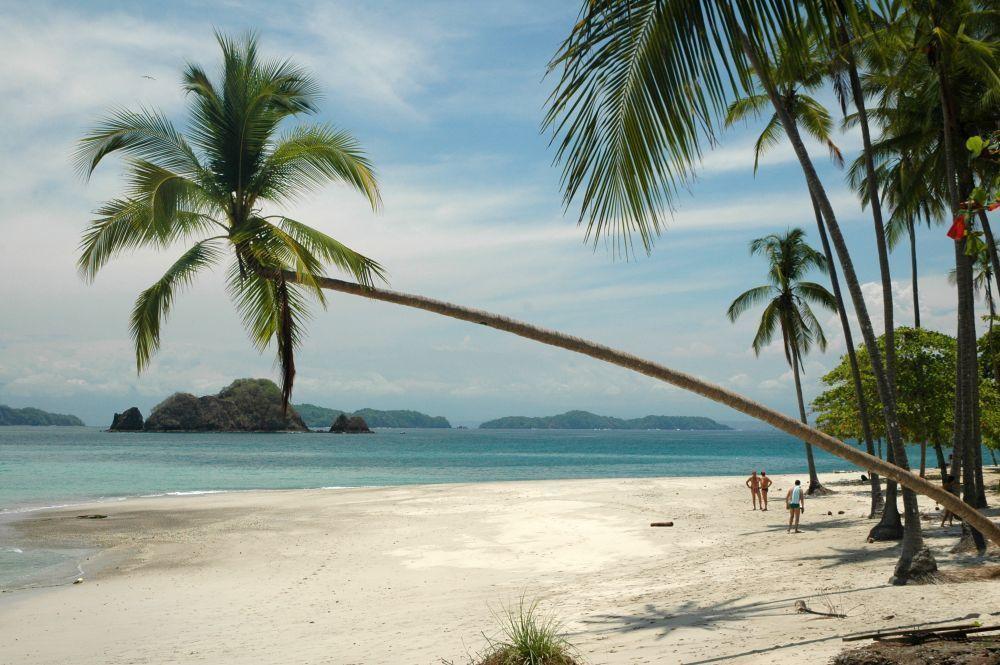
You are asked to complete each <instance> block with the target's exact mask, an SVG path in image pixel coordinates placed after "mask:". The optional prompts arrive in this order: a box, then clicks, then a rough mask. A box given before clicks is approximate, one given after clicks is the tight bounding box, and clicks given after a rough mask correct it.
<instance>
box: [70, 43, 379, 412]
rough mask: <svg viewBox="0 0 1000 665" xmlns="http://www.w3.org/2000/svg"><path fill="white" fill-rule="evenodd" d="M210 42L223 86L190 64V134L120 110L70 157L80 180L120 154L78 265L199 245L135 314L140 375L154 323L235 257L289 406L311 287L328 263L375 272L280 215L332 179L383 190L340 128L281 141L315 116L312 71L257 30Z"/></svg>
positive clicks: (250, 316)
mask: <svg viewBox="0 0 1000 665" xmlns="http://www.w3.org/2000/svg"><path fill="white" fill-rule="evenodd" d="M216 38H217V40H218V43H219V46H220V48H221V49H222V60H223V65H222V73H221V76H220V77H219V79H218V80H214V81H213V80H212V79H211V78H210V77H209V76H208V74H206V73H205V70H203V69H202V68H201V67H199V66H197V65H193V64H192V65H188V67H187V69H186V71H185V72H184V76H183V82H184V90H185V91H186V92H187V93H188V99H189V113H190V124H189V126H190V131H189V133H188V136H187V137H185V136H184V135H183V134H182V133H181V132H179V131H178V130H177V129H176V128H175V127H174V125H173V124H172V123H171V121H170V120H169V119H168V118H167V117H166V116H164V115H163V114H162V113H158V112H155V111H150V110H140V111H128V110H117V111H114V112H112V113H111V114H110V115H109V116H108V117H106V118H105V119H104V120H103V121H102V122H100V123H99V124H98V125H97V126H96V127H95V128H94V129H92V130H91V131H90V132H89V133H87V135H86V136H85V137H84V138H83V139H82V140H81V141H80V143H79V147H78V149H77V152H76V161H77V164H78V167H79V169H80V171H81V173H82V174H83V175H84V176H85V177H88V178H89V177H90V175H91V174H92V173H93V172H94V170H95V169H96V168H97V165H98V164H99V163H100V162H101V161H102V160H103V159H104V158H105V157H107V156H108V155H110V154H112V153H121V154H122V155H123V156H124V157H125V179H126V181H127V187H126V190H125V192H124V193H123V194H122V195H121V196H120V197H118V198H115V199H113V200H111V201H108V202H107V203H105V204H104V205H103V206H101V207H100V208H99V209H98V211H97V215H98V217H97V219H95V220H94V221H93V222H92V223H91V225H90V227H89V228H88V229H87V230H86V232H85V233H84V236H83V240H82V242H81V244H80V250H81V253H80V258H79V261H78V268H79V270H80V273H81V274H82V275H83V276H84V277H85V278H86V279H88V280H92V279H94V278H95V277H96V275H97V273H98V271H100V269H101V268H102V267H103V266H104V265H105V264H106V263H107V262H108V261H109V260H110V259H112V258H113V257H114V256H116V255H117V254H119V253H121V252H124V251H132V250H135V249H137V248H142V247H152V248H156V249H164V248H166V247H168V246H170V245H172V244H173V243H175V242H180V241H188V242H189V241H192V240H194V241H195V242H194V243H193V244H192V245H191V246H190V247H189V248H188V250H187V251H185V252H184V253H183V254H182V255H181V256H180V258H178V259H177V260H176V261H175V262H174V264H173V265H171V266H170V267H169V268H168V269H167V272H166V273H165V274H164V275H163V276H162V277H161V278H160V279H159V280H157V281H156V282H155V283H154V284H153V285H152V286H150V287H149V288H147V289H146V290H144V291H143V292H142V293H141V294H140V295H139V297H138V299H137V300H136V302H135V306H134V307H133V309H132V315H131V319H130V328H131V333H132V337H133V340H134V342H135V354H136V366H137V368H138V370H139V371H140V372H141V371H142V370H143V369H145V368H146V366H147V365H148V364H149V362H150V359H151V357H152V355H153V354H154V353H155V352H156V350H157V349H158V347H159V345H160V327H161V325H162V323H163V321H164V320H165V319H166V317H167V315H168V314H169V312H170V308H171V306H172V304H173V301H174V298H175V297H176V295H177V294H178V292H179V291H180V290H181V289H183V288H184V287H186V286H189V285H190V284H191V282H192V280H193V279H194V277H195V275H196V274H197V273H199V272H202V271H204V270H206V269H208V268H210V267H212V266H215V265H217V264H218V263H220V262H221V261H222V260H223V259H225V258H226V257H229V259H230V265H229V269H228V273H227V287H228V291H229V294H230V297H231V298H232V300H233V302H234V304H235V305H236V308H237V310H238V311H239V313H240V314H241V315H242V318H243V323H244V325H245V326H246V328H247V330H248V331H249V333H250V337H251V339H252V340H253V342H254V344H255V345H256V346H257V348H258V349H259V350H261V351H263V350H264V349H265V348H267V346H268V345H270V343H271V341H272V340H276V342H277V344H276V346H277V354H278V358H277V360H278V364H279V365H280V368H281V375H282V399H283V402H284V406H285V408H287V406H288V398H289V395H290V394H291V391H292V385H293V382H294V380H295V360H294V350H295V347H296V346H297V345H298V344H299V341H300V339H301V326H302V322H303V320H304V319H305V318H306V316H307V313H308V309H307V298H308V297H310V296H311V297H313V298H315V299H316V300H317V301H318V302H320V303H321V304H325V301H324V297H323V291H322V290H321V289H320V287H319V286H318V284H317V282H316V278H317V277H319V276H321V275H323V271H324V264H333V265H334V266H336V267H337V268H340V269H341V270H344V271H346V272H348V273H349V274H351V275H353V276H354V278H355V279H357V280H358V281H359V282H360V283H361V284H365V285H369V286H370V285H371V284H372V283H373V281H374V280H376V279H382V278H383V271H382V268H381V267H380V266H379V264H378V263H376V262H375V261H373V260H371V259H369V258H367V257H365V256H362V255H361V254H359V253H357V252H355V251H354V250H352V249H349V248H348V247H346V246H344V245H343V244H341V243H340V242H338V241H336V240H334V239H333V238H331V237H330V236H328V235H326V234H324V233H322V232H321V231H318V230H316V229H314V228H312V227H310V226H307V225H306V224H303V223H302V222H300V221H297V220H295V219H293V218H291V217H288V216H287V215H285V214H282V213H280V212H274V211H275V210H276V209H277V208H278V207H279V206H280V205H281V204H283V203H286V202H288V201H290V200H292V199H294V198H295V197H296V196H299V195H301V194H304V193H306V192H308V191H310V190H312V189H315V188H317V187H319V186H321V185H324V184H326V183H328V182H342V183H345V184H347V185H348V186H350V187H351V188H353V189H356V190H358V191H359V192H360V193H361V194H362V195H364V196H365V197H366V198H367V199H368V201H369V203H370V204H371V206H372V208H373V209H377V208H378V207H379V204H380V201H379V190H378V184H377V183H376V180H375V175H374V172H373V170H372V165H371V163H370V162H369V161H368V159H367V158H366V157H365V155H364V153H363V152H362V151H361V149H360V147H359V145H358V142H357V141H356V140H355V139H354V138H353V137H352V136H351V135H350V134H348V133H347V132H344V131H342V130H337V129H334V128H333V127H330V126H328V125H321V124H298V125H295V126H293V127H290V128H288V129H287V130H286V131H284V132H283V133H281V134H279V133H278V132H279V129H280V128H281V126H282V125H283V124H284V122H285V121H286V120H288V119H291V118H294V117H296V116H301V115H307V114H311V113H314V112H315V111H316V101H317V98H318V88H317V86H316V83H315V82H314V81H313V79H312V78H311V77H310V76H309V75H308V74H307V73H306V72H304V71H303V70H302V69H300V68H299V67H297V66H295V65H294V64H292V63H291V62H289V61H278V60H274V61H270V60H264V59H262V58H261V57H260V55H259V53H258V51H257V40H256V38H255V37H254V35H253V34H247V35H246V36H245V37H243V38H242V39H240V40H235V39H232V38H230V37H226V36H224V35H222V34H217V35H216ZM269 213H270V214H269ZM286 271H291V272H293V273H294V274H295V279H294V280H291V279H289V278H288V276H287V275H286V274H285V273H286Z"/></svg>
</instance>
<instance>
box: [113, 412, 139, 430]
mask: <svg viewBox="0 0 1000 665" xmlns="http://www.w3.org/2000/svg"><path fill="white" fill-rule="evenodd" d="M142 425H143V420H142V412H141V411H139V409H138V408H137V407H134V406H133V407H131V408H128V409H125V411H124V412H123V413H116V414H115V417H114V419H113V420H112V421H111V427H109V428H108V431H109V432H138V431H140V430H141V429H142Z"/></svg>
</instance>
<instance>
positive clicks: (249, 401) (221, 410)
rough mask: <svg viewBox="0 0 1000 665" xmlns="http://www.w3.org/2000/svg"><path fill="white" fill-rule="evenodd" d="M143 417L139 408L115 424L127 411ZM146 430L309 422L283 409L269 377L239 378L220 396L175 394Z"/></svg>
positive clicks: (291, 427)
mask: <svg viewBox="0 0 1000 665" xmlns="http://www.w3.org/2000/svg"><path fill="white" fill-rule="evenodd" d="M133 410H134V414H132V415H131V416H130V418H131V421H132V423H133V424H134V423H135V419H134V416H136V415H137V416H138V417H139V419H141V418H142V414H140V413H139V410H138V409H135V408H134V407H133V409H129V410H127V411H126V412H125V413H124V414H115V415H116V418H115V423H113V424H112V427H111V429H112V430H115V429H116V428H115V424H117V423H118V422H119V418H120V417H122V420H124V416H125V415H126V414H130V413H131V412H132V411H133ZM142 430H143V431H145V432H305V431H308V428H307V427H306V424H305V423H304V422H303V421H302V418H301V417H299V414H298V413H296V412H295V409H294V408H292V407H291V406H289V408H288V413H287V414H285V413H282V410H281V390H280V389H279V388H278V386H277V385H275V383H274V382H273V381H271V380H269V379H237V380H236V381H233V382H232V383H231V384H230V385H229V386H228V387H226V388H223V389H222V390H221V391H220V392H219V393H218V394H217V395H205V396H202V397H195V396H194V395H192V394H190V393H174V394H173V395H171V396H170V397H168V398H167V399H165V400H163V401H162V402H160V403H159V404H158V405H157V406H155V407H154V408H153V411H152V413H150V414H149V418H147V419H146V421H145V422H144V423H143V424H142Z"/></svg>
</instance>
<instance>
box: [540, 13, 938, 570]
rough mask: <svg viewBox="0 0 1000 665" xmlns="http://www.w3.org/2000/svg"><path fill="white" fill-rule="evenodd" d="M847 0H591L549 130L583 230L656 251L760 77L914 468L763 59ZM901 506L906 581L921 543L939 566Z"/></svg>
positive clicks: (871, 341) (836, 17)
mask: <svg viewBox="0 0 1000 665" xmlns="http://www.w3.org/2000/svg"><path fill="white" fill-rule="evenodd" d="M844 4H845V3H840V2H838V3H829V2H823V1H820V0H802V1H801V2H788V1H785V0H776V1H775V0H772V1H770V2H764V1H756V0H745V1H742V0H741V2H734V3H728V2H720V3H715V2H707V3H706V2H700V1H698V0H675V1H672V2H662V1H661V0H586V1H585V2H584V3H583V7H582V9H581V16H580V20H578V21H577V23H576V24H575V25H574V27H573V29H572V30H571V32H570V34H569V36H568V37H567V38H566V39H565V40H564V41H563V43H562V45H561V46H560V48H559V50H558V51H557V53H556V55H555V57H554V58H553V59H552V61H551V63H550V68H551V69H552V70H555V71H558V79H557V83H556V86H555V89H554V91H553V93H552V95H551V97H550V100H549V110H548V113H547V115H546V119H545V127H547V128H548V129H550V130H551V131H552V133H553V142H554V143H555V144H556V148H557V151H556V159H557V160H558V161H560V162H562V169H563V170H562V175H563V181H562V185H563V196H564V200H565V202H566V203H567V204H569V203H571V202H574V201H576V202H578V203H579V209H580V222H581V223H584V224H586V226H587V233H588V235H589V236H591V237H592V238H593V239H594V241H595V242H596V241H597V239H598V238H599V237H601V236H604V237H608V238H611V239H612V240H613V241H614V243H615V245H616V246H619V245H625V246H626V248H627V247H629V246H630V242H631V240H630V239H631V237H632V234H633V233H638V234H639V236H640V238H641V240H642V242H643V245H644V246H645V247H646V248H647V250H648V249H649V247H650V246H651V244H652V239H653V237H654V236H655V235H656V234H657V233H658V232H659V231H660V229H661V228H662V221H661V220H662V217H663V215H664V214H665V213H666V211H667V210H669V208H670V204H671V202H672V201H673V199H674V197H675V196H676V194H677V192H678V190H679V189H680V188H682V187H683V186H684V185H686V184H688V183H689V182H691V180H692V179H693V178H694V176H695V173H696V167H697V165H698V161H699V158H700V156H701V154H702V151H703V149H704V146H705V145H706V144H711V142H712V141H713V140H714V138H715V133H716V130H717V128H718V126H719V124H720V120H721V118H722V117H723V116H724V114H725V111H726V109H727V108H728V106H729V104H730V103H731V102H732V100H733V98H735V97H738V96H740V95H741V94H743V93H744V92H745V90H746V88H747V87H748V84H749V81H750V75H751V73H752V74H753V75H755V76H756V77H757V81H758V83H759V86H760V88H761V90H763V91H764V93H765V94H767V96H768V98H769V99H770V100H771V105H772V106H773V107H774V111H775V113H776V114H777V115H778V119H779V120H780V121H781V124H782V127H783V128H784V130H785V133H786V134H787V135H788V139H789V141H790V143H791V145H792V149H793V150H794V152H795V156H796V158H797V159H798V161H799V165H800V166H801V167H802V171H803V174H804V176H805V178H806V183H807V186H808V188H809V192H810V195H811V196H812V197H813V198H814V199H815V201H816V203H817V205H818V206H819V209H820V212H821V213H822V215H823V218H824V220H825V222H826V225H827V231H828V232H829V235H830V240H831V241H832V244H833V247H834V249H835V250H836V254H837V257H838V259H839V261H840V264H841V269H842V271H843V277H844V281H845V283H846V284H847V288H848V292H849V293H850V296H851V303H852V305H853V306H854V311H855V313H856V315H857V319H858V326H859V328H860V330H861V334H862V337H863V339H864V342H865V344H866V345H867V346H868V348H870V349H871V352H870V360H871V364H872V371H873V373H874V375H875V380H876V383H877V386H878V393H879V397H880V401H881V404H882V413H883V417H884V419H885V424H886V434H887V438H888V441H889V445H890V446H891V447H892V448H893V450H894V453H895V460H896V463H897V464H898V465H899V466H901V467H902V468H904V469H908V468H909V464H908V461H907V458H906V449H905V447H904V445H903V438H902V433H901V431H900V427H899V419H898V415H897V408H896V400H895V394H894V391H893V388H892V383H891V380H890V376H891V374H890V372H888V371H887V369H888V368H887V366H886V363H885V362H884V359H883V356H882V353H881V351H880V350H879V348H878V345H877V344H876V338H875V329H874V327H873V325H872V321H871V316H870V315H869V313H868V307H867V304H866V302H865V297H864V293H863V292H862V290H861V282H860V281H859V279H858V276H857V272H856V271H855V269H854V262H853V260H852V258H851V254H850V251H849V249H848V247H847V243H846V240H845V239H844V235H843V232H842V230H841V228H840V223H839V221H838V219H837V216H836V213H835V212H834V209H833V206H832V204H831V202H830V198H829V196H828V195H827V192H826V189H825V187H824V186H823V183H822V181H821V180H820V178H819V175H818V173H817V172H816V168H815V166H814V165H813V162H812V158H811V157H810V155H809V152H808V150H807V149H806V147H805V143H804V141H803V140H802V136H801V133H800V132H799V129H798V126H797V123H795V121H794V119H793V118H792V117H791V115H790V114H789V113H788V111H787V109H786V108H785V106H784V104H783V103H782V100H781V95H780V91H779V89H778V87H777V86H776V85H775V83H774V81H773V80H772V78H771V76H770V72H769V71H768V67H767V65H766V63H768V62H770V61H772V60H773V59H774V55H775V51H776V48H777V46H778V45H779V44H782V43H788V44H789V45H790V47H791V48H789V49H788V53H789V54H790V55H791V57H792V58H797V57H804V55H803V54H804V53H806V51H807V49H805V48H804V45H805V44H806V43H807V41H808V39H809V35H810V34H816V33H817V31H825V32H824V34H829V35H831V36H832V35H833V34H834V33H836V32H839V31H840V30H841V29H842V19H841V17H840V14H841V13H843V12H842V8H843V6H844ZM846 6H847V7H848V8H851V7H853V5H852V4H851V3H846ZM852 18H853V16H852ZM831 41H839V40H831ZM875 198H876V199H877V197H875ZM887 321H888V319H887ZM904 504H905V507H906V511H905V519H906V524H907V537H906V538H904V541H903V547H902V548H901V551H900V558H899V561H898V563H897V566H896V575H895V576H894V581H895V582H898V583H905V581H906V579H907V578H908V577H910V576H911V575H912V574H917V575H919V574H921V572H923V571H921V570H916V569H914V568H913V562H914V561H915V558H916V556H917V554H918V553H920V552H923V556H922V557H921V559H919V561H920V562H921V563H922V564H926V566H925V569H926V570H931V569H933V568H934V567H935V564H934V563H933V557H932V556H931V555H930V552H929V550H926V548H925V547H924V544H923V539H922V537H921V534H920V515H919V511H918V508H917V504H916V498H915V497H914V496H912V495H909V494H908V493H904Z"/></svg>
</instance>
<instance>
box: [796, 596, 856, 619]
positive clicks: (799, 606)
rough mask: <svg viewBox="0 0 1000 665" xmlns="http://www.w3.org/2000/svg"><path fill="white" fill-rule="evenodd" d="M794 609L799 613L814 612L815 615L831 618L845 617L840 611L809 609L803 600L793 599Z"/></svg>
mask: <svg viewBox="0 0 1000 665" xmlns="http://www.w3.org/2000/svg"><path fill="white" fill-rule="evenodd" d="M795 611H796V612H798V613H799V614H815V615H816V616H821V617H829V618H831V619H846V618H847V615H846V614H842V613H840V612H819V611H817V610H811V609H809V606H808V605H806V601H804V600H796V601H795Z"/></svg>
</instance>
